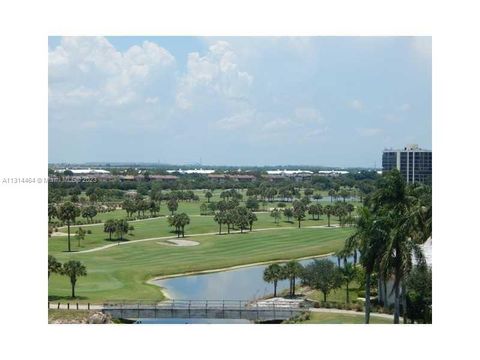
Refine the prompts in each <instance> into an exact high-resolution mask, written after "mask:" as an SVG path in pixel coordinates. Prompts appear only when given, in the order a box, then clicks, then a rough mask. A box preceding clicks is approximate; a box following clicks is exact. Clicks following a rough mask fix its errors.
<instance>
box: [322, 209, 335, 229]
mask: <svg viewBox="0 0 480 360" xmlns="http://www.w3.org/2000/svg"><path fill="white" fill-rule="evenodd" d="M323 213H324V214H325V215H327V219H328V227H330V216H332V214H333V207H332V205H326V206H325V207H324V208H323Z"/></svg>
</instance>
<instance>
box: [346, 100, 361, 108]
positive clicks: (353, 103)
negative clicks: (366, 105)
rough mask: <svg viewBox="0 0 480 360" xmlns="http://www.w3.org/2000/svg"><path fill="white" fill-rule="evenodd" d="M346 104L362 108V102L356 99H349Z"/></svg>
mask: <svg viewBox="0 0 480 360" xmlns="http://www.w3.org/2000/svg"><path fill="white" fill-rule="evenodd" d="M348 105H349V106H350V107H351V108H352V109H354V110H362V109H363V103H362V102H361V101H360V100H358V99H354V100H352V101H350V103H349V104H348Z"/></svg>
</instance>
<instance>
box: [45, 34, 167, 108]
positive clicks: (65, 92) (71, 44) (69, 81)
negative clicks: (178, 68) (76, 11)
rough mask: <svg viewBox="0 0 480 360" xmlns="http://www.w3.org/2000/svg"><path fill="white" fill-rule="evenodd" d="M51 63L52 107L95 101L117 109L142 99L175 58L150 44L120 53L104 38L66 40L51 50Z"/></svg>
mask: <svg viewBox="0 0 480 360" xmlns="http://www.w3.org/2000/svg"><path fill="white" fill-rule="evenodd" d="M48 64H49V96H50V103H51V105H53V106H54V105H56V104H72V103H78V102H82V101H85V100H92V99H93V100H95V101H96V102H97V103H100V104H103V105H109V106H115V105H123V104H127V103H130V102H132V101H134V100H136V99H142V98H143V97H144V94H143V91H144V90H145V89H146V88H147V87H148V86H149V85H150V84H151V82H153V81H155V80H157V79H158V76H159V75H161V74H163V73H165V72H166V71H169V70H171V69H172V68H173V66H174V65H175V58H174V57H173V56H172V55H171V54H170V53H169V52H168V51H167V50H165V49H163V48H161V47H160V46H158V45H156V44H155V43H152V42H149V41H144V42H143V44H142V45H141V46H139V45H135V46H132V47H130V48H129V49H128V50H126V51H125V52H120V51H118V50H116V49H115V47H114V46H113V45H112V44H110V42H109V41H108V40H107V39H105V38H103V37H64V38H62V40H61V43H60V45H59V46H57V47H56V48H55V49H53V50H52V49H50V50H49V54H48Z"/></svg>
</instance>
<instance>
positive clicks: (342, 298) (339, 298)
mask: <svg viewBox="0 0 480 360" xmlns="http://www.w3.org/2000/svg"><path fill="white" fill-rule="evenodd" d="M358 290H359V289H358V285H357V284H356V283H355V282H354V281H352V282H351V283H350V285H349V286H348V293H349V298H350V302H352V301H353V300H356V299H357V297H358ZM308 298H309V299H312V300H316V301H323V293H322V292H321V291H319V290H314V291H312V292H310V293H309V294H308ZM346 301H347V288H346V287H345V285H343V286H342V287H341V288H339V289H335V290H333V291H332V292H330V293H329V294H328V296H327V302H339V303H346Z"/></svg>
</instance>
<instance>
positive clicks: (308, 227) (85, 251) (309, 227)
mask: <svg viewBox="0 0 480 360" xmlns="http://www.w3.org/2000/svg"><path fill="white" fill-rule="evenodd" d="M338 227H339V225H332V226H330V227H328V226H327V225H312V226H304V228H305V229H321V228H323V229H333V228H338ZM292 229H297V227H295V226H285V227H274V228H263V229H255V230H252V232H257V231H267V230H292ZM238 233H240V231H239V230H235V231H230V234H238ZM217 234H218V232H209V233H199V234H190V235H188V236H187V238H190V237H198V236H208V235H217ZM168 239H177V236H175V235H169V236H161V237H153V238H146V239H138V240H130V241H125V242H119V243H116V244H108V245H103V246H99V247H96V248H92V249H88V250H81V251H76V252H75V254H83V253H90V252H95V251H100V250H105V249H108V248H111V247H114V246H123V245H129V244H135V243H139V242H144V241H153V240H168Z"/></svg>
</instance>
